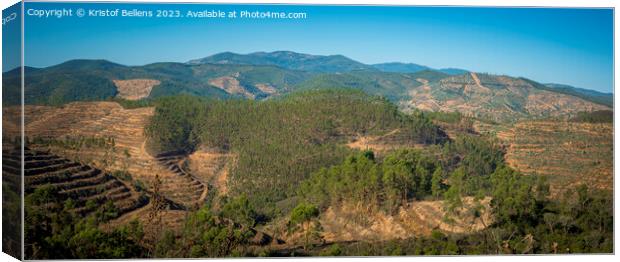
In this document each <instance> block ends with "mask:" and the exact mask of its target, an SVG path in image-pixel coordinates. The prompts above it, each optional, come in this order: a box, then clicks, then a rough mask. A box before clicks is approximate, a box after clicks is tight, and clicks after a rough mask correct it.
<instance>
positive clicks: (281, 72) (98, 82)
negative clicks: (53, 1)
mask: <svg viewBox="0 0 620 262" xmlns="http://www.w3.org/2000/svg"><path fill="white" fill-rule="evenodd" d="M310 75H312V74H311V73H307V72H302V71H293V70H286V69H282V68H279V67H275V66H256V65H209V64H206V65H188V64H182V63H155V64H149V65H145V66H123V65H119V64H115V63H112V62H108V61H105V60H71V61H68V62H66V63H62V64H59V65H56V66H51V67H47V68H40V69H34V68H31V69H30V70H28V71H27V72H26V78H25V101H26V103H27V104H44V105H61V104H64V103H68V102H72V101H97V100H107V99H110V98H113V97H115V96H116V95H117V88H116V86H115V85H114V83H113V81H112V80H125V79H155V80H159V81H160V82H161V83H160V84H159V85H157V86H155V87H154V88H153V90H152V91H151V93H150V97H151V98H156V97H161V96H169V95H176V94H188V95H196V96H204V97H213V98H227V97H235V96H237V95H235V94H229V93H227V92H226V91H224V90H222V89H220V88H218V87H215V86H212V85H211V84H210V83H209V80H210V79H214V78H218V77H230V76H234V77H235V78H236V79H237V80H238V81H239V82H240V86H241V87H242V88H244V89H246V90H248V91H249V92H251V93H253V94H255V95H256V97H257V98H258V99H260V98H265V97H267V96H269V94H266V93H264V92H262V91H260V90H258V89H257V88H256V86H255V85H256V84H268V85H269V86H271V87H273V88H274V89H275V90H276V91H277V92H279V93H286V92H288V91H289V90H291V88H292V86H294V85H296V84H297V83H299V82H301V81H303V80H304V79H306V78H307V77H309V76H310ZM3 79H4V84H3V85H4V86H6V88H4V89H3V90H5V91H4V102H5V103H6V104H18V103H19V101H20V92H19V89H20V88H19V86H20V85H21V80H20V77H19V74H17V71H9V72H6V73H4V75H3Z"/></svg>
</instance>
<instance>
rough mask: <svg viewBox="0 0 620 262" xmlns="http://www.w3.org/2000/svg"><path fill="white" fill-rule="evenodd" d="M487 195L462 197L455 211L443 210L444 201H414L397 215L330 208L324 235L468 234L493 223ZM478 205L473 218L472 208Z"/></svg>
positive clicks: (346, 237) (368, 237) (323, 221)
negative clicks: (461, 205)
mask: <svg viewBox="0 0 620 262" xmlns="http://www.w3.org/2000/svg"><path fill="white" fill-rule="evenodd" d="M490 201H491V199H490V198H488V197H487V198H485V199H482V200H480V201H478V202H477V201H474V199H473V198H472V197H465V198H463V207H462V208H460V209H459V210H457V211H456V212H455V213H454V214H451V213H448V212H447V211H446V210H444V201H442V200H438V201H428V200H424V201H414V202H412V203H410V204H409V205H408V206H406V207H401V208H400V209H399V211H398V212H397V213H396V214H392V215H390V214H386V213H384V212H381V211H373V212H368V211H367V210H365V207H363V206H351V205H343V206H341V207H330V208H328V209H327V210H326V211H325V212H324V213H323V214H322V215H321V225H322V227H323V230H324V231H323V237H324V239H325V240H327V241H335V242H340V241H355V240H378V241H380V240H390V239H406V238H410V237H413V236H428V235H430V234H431V232H432V231H433V230H439V231H442V232H445V233H471V232H476V231H480V230H482V229H484V228H486V227H487V226H488V225H490V224H491V222H492V220H493V219H492V216H491V214H490V213H491V212H490ZM475 207H478V208H481V213H480V214H481V215H480V217H479V218H476V217H475V216H474V215H473V213H472V212H470V211H471V210H473V209H474V208H475Z"/></svg>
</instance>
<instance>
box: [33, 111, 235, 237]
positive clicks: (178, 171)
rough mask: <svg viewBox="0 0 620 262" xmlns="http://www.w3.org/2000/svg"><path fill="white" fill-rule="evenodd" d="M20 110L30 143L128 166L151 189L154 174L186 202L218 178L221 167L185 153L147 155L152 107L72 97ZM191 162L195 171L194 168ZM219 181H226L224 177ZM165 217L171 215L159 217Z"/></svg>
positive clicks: (113, 167)
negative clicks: (195, 160)
mask: <svg viewBox="0 0 620 262" xmlns="http://www.w3.org/2000/svg"><path fill="white" fill-rule="evenodd" d="M25 110H26V123H27V124H26V135H27V136H28V137H29V139H31V141H32V142H31V146H32V147H33V148H37V149H38V150H41V151H50V152H53V153H54V154H57V155H59V156H62V157H64V158H67V159H71V160H73V161H76V162H80V163H85V164H88V165H90V166H93V167H96V168H98V169H101V170H104V171H106V172H110V173H113V172H118V171H121V172H127V173H129V174H130V175H131V178H132V179H133V181H135V182H137V181H139V182H140V183H143V184H144V186H146V187H147V189H151V187H152V185H154V184H155V183H156V177H159V179H160V181H161V187H160V190H161V194H162V195H163V196H165V197H166V198H167V199H169V200H171V201H173V202H174V203H176V204H179V205H182V206H184V207H186V208H190V209H191V208H194V207H196V206H197V205H199V204H200V203H201V202H203V201H204V200H205V198H206V196H207V192H208V186H207V185H208V183H210V182H211V181H212V180H213V181H214V182H215V181H218V180H217V179H207V178H209V177H213V178H219V177H220V176H222V175H221V174H222V173H223V171H222V170H223V169H222V168H215V169H208V168H206V169H199V167H198V166H197V165H190V164H189V163H188V162H189V160H188V156H187V155H185V154H184V153H174V152H171V153H167V154H161V155H151V154H150V153H149V152H148V151H147V149H146V136H145V134H144V128H145V126H146V124H147V123H148V122H149V120H150V118H151V116H152V115H153V111H154V109H153V108H151V107H146V108H137V109H124V108H122V107H121V106H120V105H119V104H117V103H114V102H76V103H70V104H67V105H65V106H62V107H41V106H26V109H25ZM35 139H38V143H37V142H36V141H35ZM227 160H229V159H228V158H218V159H217V160H214V161H215V163H208V162H203V163H201V165H205V166H209V165H213V166H221V167H223V166H226V161H227ZM193 168H196V171H198V172H196V173H195V172H193ZM210 172H214V173H213V174H212V173H210ZM224 177H225V176H224ZM220 180H221V179H220ZM224 181H225V178H224ZM220 184H224V185H225V182H223V183H220ZM216 188H222V187H221V186H218V187H216ZM224 188H225V186H224ZM171 212H172V211H171ZM178 212H181V211H178ZM178 212H177V211H174V212H173V213H175V214H176V213H178ZM182 212H186V211H182ZM140 214H141V213H140V212H131V213H128V214H126V215H125V216H123V219H124V221H129V220H130V219H131V218H138V217H140V216H141V215H140ZM174 216H178V215H174ZM166 221H175V220H174V219H164V222H166ZM177 222H178V221H177ZM171 223H172V222H171ZM175 223H176V222H175ZM173 225H174V223H172V224H171V225H170V226H173Z"/></svg>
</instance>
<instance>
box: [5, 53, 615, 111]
mask: <svg viewBox="0 0 620 262" xmlns="http://www.w3.org/2000/svg"><path fill="white" fill-rule="evenodd" d="M297 69H299V70H297ZM341 70H342V71H341ZM389 70H391V71H398V70H400V71H407V70H409V71H415V72H413V73H404V72H385V71H389ZM416 70H417V71H416ZM443 70H444V71H446V70H448V71H450V70H451V73H460V72H466V71H464V70H463V71H460V70H462V69H443ZM4 78H5V80H4V85H5V86H7V87H8V86H14V87H15V88H5V89H4V91H3V94H4V96H5V100H6V101H7V103H8V104H17V103H19V101H20V93H19V88H18V86H19V84H20V81H19V72H18V71H17V70H12V71H8V72H5V73H4ZM118 80H136V81H150V82H152V83H157V84H156V85H154V86H153V87H152V90H151V89H149V90H150V91H149V93H148V95H146V96H143V97H148V98H154V97H161V96H169V95H176V94H189V95H196V96H205V97H214V98H233V97H240V98H248V99H265V98H269V97H273V96H278V95H282V94H286V93H290V92H292V91H295V90H302V89H325V88H350V89H358V90H362V91H364V92H366V93H369V94H371V95H378V96H383V97H385V98H387V99H388V100H390V101H392V102H394V103H397V104H399V106H400V107H401V109H403V110H412V109H423V110H432V111H459V112H462V113H465V114H469V115H474V116H481V117H485V118H490V119H495V120H506V119H515V118H528V117H548V116H561V115H567V114H568V115H574V114H576V113H577V112H579V111H592V110H609V109H611V107H612V105H611V104H612V101H613V95H612V94H605V93H600V92H596V91H591V90H585V89H579V88H574V87H570V86H565V85H557V84H541V83H537V82H535V81H532V80H529V79H525V78H514V77H509V76H497V75H488V74H477V73H464V74H459V75H453V74H450V73H444V72H442V71H441V70H434V69H430V68H428V67H426V66H422V65H417V64H405V63H386V64H379V65H365V64H362V63H360V62H357V61H355V60H352V59H349V58H347V57H344V56H341V55H333V56H317V55H308V54H300V53H294V52H289V51H278V52H271V53H266V52H256V53H251V54H248V55H239V54H235V53H230V52H226V53H220V54H216V55H213V56H209V57H206V58H202V59H197V60H192V61H190V62H188V63H168V62H162V63H153V64H148V65H144V66H125V65H121V64H117V63H113V62H109V61H106V60H84V59H79V60H70V61H67V62H65V63H62V64H58V65H54V66H50V67H47V68H31V67H27V68H26V89H25V94H26V97H25V98H26V103H28V104H51V105H60V104H64V103H67V102H71V101H96V100H106V99H110V98H113V97H117V96H119V92H118V90H119V86H116V83H119V81H118ZM125 91H127V90H125ZM129 91H131V90H129Z"/></svg>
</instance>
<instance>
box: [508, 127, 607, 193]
mask: <svg viewBox="0 0 620 262" xmlns="http://www.w3.org/2000/svg"><path fill="white" fill-rule="evenodd" d="M497 136H498V138H500V139H502V140H503V141H505V142H506V143H507V144H508V145H509V146H508V148H507V154H506V161H507V162H508V164H509V165H510V166H512V167H514V168H515V169H517V170H519V171H521V172H523V173H525V174H528V175H542V176H546V177H548V178H549V182H550V183H551V189H552V192H553V193H555V194H557V193H561V192H563V191H564V190H565V189H568V188H572V189H575V188H576V187H577V185H580V184H585V185H587V186H588V187H594V188H599V189H607V190H611V189H612V187H613V126H612V124H611V123H597V124H592V123H575V122H560V121H523V122H519V123H517V124H515V125H514V126H512V127H507V128H500V129H499V132H497Z"/></svg>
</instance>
